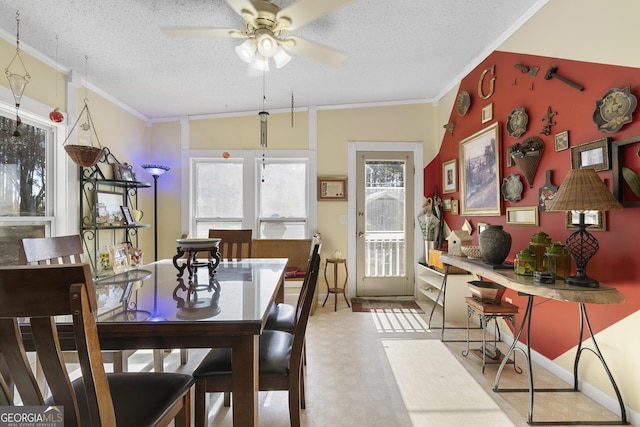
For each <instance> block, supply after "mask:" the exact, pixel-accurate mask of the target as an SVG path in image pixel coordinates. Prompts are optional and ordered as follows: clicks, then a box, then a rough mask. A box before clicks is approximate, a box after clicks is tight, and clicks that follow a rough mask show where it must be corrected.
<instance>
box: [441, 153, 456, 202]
mask: <svg viewBox="0 0 640 427" xmlns="http://www.w3.org/2000/svg"><path fill="white" fill-rule="evenodd" d="M456 191H458V159H453V160H449V161H448V162H444V163H443V164H442V194H447V193H455V192H456Z"/></svg>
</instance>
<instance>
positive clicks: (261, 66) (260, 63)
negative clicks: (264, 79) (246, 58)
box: [251, 55, 269, 71]
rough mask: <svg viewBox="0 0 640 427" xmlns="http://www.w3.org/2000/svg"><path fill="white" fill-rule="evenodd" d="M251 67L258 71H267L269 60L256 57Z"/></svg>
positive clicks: (259, 56)
mask: <svg viewBox="0 0 640 427" xmlns="http://www.w3.org/2000/svg"><path fill="white" fill-rule="evenodd" d="M251 66H252V68H254V69H256V70H258V71H269V58H265V57H263V56H262V55H256V56H255V57H254V58H253V61H252V62H251Z"/></svg>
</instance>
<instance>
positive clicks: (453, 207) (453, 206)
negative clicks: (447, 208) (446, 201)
mask: <svg viewBox="0 0 640 427" xmlns="http://www.w3.org/2000/svg"><path fill="white" fill-rule="evenodd" d="M459 213H460V211H459V210H458V201H457V200H451V215H458V214H459Z"/></svg>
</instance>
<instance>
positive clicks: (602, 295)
mask: <svg viewBox="0 0 640 427" xmlns="http://www.w3.org/2000/svg"><path fill="white" fill-rule="evenodd" d="M440 261H442V263H443V264H444V265H445V277H444V281H445V282H446V280H447V276H448V268H449V267H450V266H453V267H458V268H461V269H463V270H466V271H468V272H470V273H474V274H477V275H478V276H481V277H482V278H483V279H486V280H491V281H493V282H495V283H498V284H500V285H502V286H505V287H507V288H509V289H512V290H514V291H516V292H518V293H520V294H523V295H526V296H527V297H528V301H527V307H526V310H525V313H524V317H523V318H522V323H521V324H520V327H519V328H518V330H517V331H514V332H515V335H514V339H513V343H512V344H511V347H510V348H509V350H508V352H507V354H506V355H505V358H504V359H503V361H502V363H501V364H500V367H499V368H498V372H497V374H496V379H495V381H494V385H493V391H495V392H501V391H502V392H506V391H511V392H527V391H528V392H529V416H528V421H527V423H528V424H529V425H549V424H554V422H553V421H534V420H533V399H534V394H535V392H536V391H545V392H553V391H563V392H566V391H576V392H577V391H579V390H578V364H579V362H580V356H581V354H582V351H583V350H585V349H586V348H584V347H582V337H583V333H584V327H585V325H586V328H587V331H588V333H589V336H588V338H587V339H589V338H591V340H592V342H593V346H594V349H595V350H591V351H593V353H594V354H595V355H596V356H597V357H598V359H599V360H600V362H601V363H602V366H603V367H604V370H605V371H606V373H607V376H608V377H609V381H610V382H611V385H612V386H613V390H614V392H615V394H616V397H617V399H618V403H619V405H620V420H617V421H612V422H606V424H607V425H611V424H618V425H626V424H629V422H628V421H627V416H626V412H625V407H624V402H623V401H622V395H621V394H620V390H619V389H618V385H617V384H616V382H615V380H614V379H613V375H611V371H609V367H608V366H607V364H606V362H605V360H604V357H603V355H602V353H601V352H600V348H599V347H598V344H597V342H596V339H595V337H594V336H593V331H592V329H591V325H590V323H589V317H588V316H587V309H586V307H585V304H621V303H623V302H624V301H625V298H624V296H623V295H622V294H621V293H620V292H618V291H617V290H616V289H615V288H612V287H610V286H607V285H605V284H602V283H600V284H599V287H597V288H584V287H580V286H572V285H567V284H566V283H565V282H564V280H556V282H555V283H553V284H538V283H534V281H533V277H531V276H518V275H516V274H515V273H514V271H513V269H493V268H492V267H491V266H489V265H487V264H485V263H483V262H482V261H480V260H470V259H468V258H463V257H458V256H453V255H441V256H440ZM535 296H538V297H543V298H550V299H556V300H559V301H569V302H575V303H578V305H579V307H580V335H579V340H578V341H579V342H578V349H577V351H576V357H575V359H574V364H573V388H571V389H559V388H558V389H535V388H534V386H533V373H532V370H531V347H530V342H531V340H530V337H529V334H530V332H531V311H532V309H533V298H534V297H535ZM525 327H526V330H527V332H526V334H527V337H526V338H527V351H526V353H525V358H526V359H527V366H528V368H529V388H528V389H501V388H500V387H499V384H500V376H501V375H502V371H503V369H504V367H505V365H506V362H507V360H508V359H509V357H510V356H511V355H512V354H513V352H514V351H515V350H516V349H518V348H517V343H518V341H519V339H520V336H521V335H522V332H523V331H524V329H525ZM518 350H520V349H518ZM523 353H524V351H523ZM556 424H557V423H556ZM569 424H573V425H576V424H589V425H594V424H599V425H602V424H605V423H603V422H597V421H575V422H570V423H569Z"/></svg>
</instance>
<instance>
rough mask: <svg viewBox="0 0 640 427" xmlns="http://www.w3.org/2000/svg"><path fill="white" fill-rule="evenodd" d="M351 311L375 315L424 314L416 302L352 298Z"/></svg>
mask: <svg viewBox="0 0 640 427" xmlns="http://www.w3.org/2000/svg"><path fill="white" fill-rule="evenodd" d="M351 311H353V312H354V313H375V312H379V311H409V312H411V313H424V311H422V309H421V308H420V306H419V305H418V304H417V303H416V302H415V301H411V300H382V299H369V298H351Z"/></svg>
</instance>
